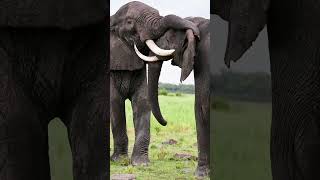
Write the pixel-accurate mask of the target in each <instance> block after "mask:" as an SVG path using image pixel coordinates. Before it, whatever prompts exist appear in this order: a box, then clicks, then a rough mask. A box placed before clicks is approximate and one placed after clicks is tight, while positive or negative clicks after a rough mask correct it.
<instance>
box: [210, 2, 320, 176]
mask: <svg viewBox="0 0 320 180" xmlns="http://www.w3.org/2000/svg"><path fill="white" fill-rule="evenodd" d="M213 7H214V9H213V13H215V14H217V15H219V16H220V17H222V18H223V19H225V20H227V21H228V23H229V26H228V27H229V30H228V31H229V37H228V46H227V50H226V56H225V63H226V65H228V66H230V62H231V61H235V62H236V61H237V60H239V59H240V57H242V56H243V54H244V53H245V52H246V51H247V50H248V49H249V48H250V47H251V45H252V44H253V42H254V41H255V40H256V38H257V36H258V34H259V33H260V31H261V30H262V29H263V28H264V27H265V25H267V26H268V29H267V30H268V44H269V52H270V67H271V68H270V69H271V77H272V123H271V137H270V159H271V169H272V178H273V180H309V179H320V171H319V170H320V166H319V162H320V153H319V152H320V94H319V92H320V84H319V83H320V81H319V79H320V73H319V72H320V63H319V62H320V61H319V59H320V54H319V42H320V35H319V27H320V23H319V17H320V6H319V1H311V0H305V1H300V0H282V1H276V0H229V1H225V0H215V1H214V3H213Z"/></svg>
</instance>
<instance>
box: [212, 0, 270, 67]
mask: <svg viewBox="0 0 320 180" xmlns="http://www.w3.org/2000/svg"><path fill="white" fill-rule="evenodd" d="M269 3H270V0H214V1H213V10H212V11H213V14H217V15H219V16H220V17H221V18H223V19H225V20H227V21H228V22H229V35H228V42H227V50H226V55H225V63H226V65H227V66H228V67H230V61H234V62H236V61H237V60H238V59H239V58H241V56H242V55H243V54H244V53H245V52H246V51H247V50H248V49H249V48H250V47H251V46H252V43H253V42H254V41H255V40H256V39H257V37H258V35H259V33H260V31H261V30H262V29H263V28H264V26H265V25H266V22H267V11H268V8H269Z"/></svg>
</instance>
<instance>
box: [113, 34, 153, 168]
mask: <svg viewBox="0 0 320 180" xmlns="http://www.w3.org/2000/svg"><path fill="white" fill-rule="evenodd" d="M110 60H111V61H110V112H111V127H112V128H111V129H112V134H113V139H114V152H113V155H112V156H111V160H112V161H119V160H121V159H122V158H124V157H126V156H128V135H127V129H126V114H125V100H126V99H130V101H131V104H132V109H133V122H134V128H135V137H136V138H135V143H134V148H133V152H132V158H131V162H132V164H133V165H147V164H148V163H149V158H148V148H149V143H150V115H151V108H150V105H149V102H148V96H147V78H146V65H145V63H144V62H143V61H142V60H141V59H140V58H139V57H138V56H137V55H136V54H135V52H134V49H133V48H132V47H129V46H128V45H127V44H126V43H125V42H124V41H122V40H121V39H120V38H119V37H118V36H116V35H115V33H114V32H110Z"/></svg>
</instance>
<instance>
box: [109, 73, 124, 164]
mask: <svg viewBox="0 0 320 180" xmlns="http://www.w3.org/2000/svg"><path fill="white" fill-rule="evenodd" d="M114 75H119V74H113V73H112V72H111V80H110V84H111V87H110V93H111V94H110V102H111V104H110V110H111V111H110V112H111V129H112V135H113V140H114V151H113V155H112V156H111V160H113V161H117V160H119V159H121V157H127V156H128V135H127V125H126V114H125V98H124V97H122V96H121V94H120V93H119V91H118V89H117V88H116V86H115V84H114V82H115V81H117V80H119V79H115V76H114Z"/></svg>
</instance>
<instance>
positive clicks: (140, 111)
mask: <svg viewBox="0 0 320 180" xmlns="http://www.w3.org/2000/svg"><path fill="white" fill-rule="evenodd" d="M146 90H147V87H145V88H141V89H140V90H138V92H137V93H136V94H135V95H134V96H133V98H132V109H133V121H134V128H135V143H134V147H133V152H132V157H131V160H132V165H148V163H149V162H150V161H149V157H148V149H149V144H150V115H151V108H150V105H149V103H148V99H147V94H146V93H147V92H146Z"/></svg>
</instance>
